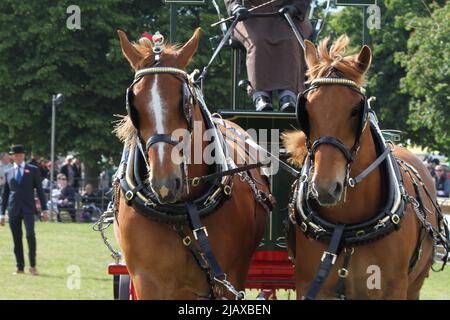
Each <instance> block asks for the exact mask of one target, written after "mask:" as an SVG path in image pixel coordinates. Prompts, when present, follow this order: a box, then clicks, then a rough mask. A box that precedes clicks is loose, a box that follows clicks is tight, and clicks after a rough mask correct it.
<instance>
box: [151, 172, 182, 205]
mask: <svg viewBox="0 0 450 320" xmlns="http://www.w3.org/2000/svg"><path fill="white" fill-rule="evenodd" d="M150 187H151V189H152V191H153V192H154V194H155V196H156V198H157V200H158V202H159V203H160V204H169V203H175V202H177V201H180V200H181V198H182V197H183V195H184V193H183V190H184V184H183V180H182V179H181V178H180V177H177V176H171V177H167V178H153V179H150Z"/></svg>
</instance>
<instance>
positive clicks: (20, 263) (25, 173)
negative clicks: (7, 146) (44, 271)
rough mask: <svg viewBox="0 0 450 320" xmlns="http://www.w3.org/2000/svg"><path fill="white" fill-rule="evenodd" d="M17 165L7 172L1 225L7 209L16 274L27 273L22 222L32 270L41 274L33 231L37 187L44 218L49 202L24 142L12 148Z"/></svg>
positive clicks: (46, 216)
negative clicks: (38, 269)
mask: <svg viewBox="0 0 450 320" xmlns="http://www.w3.org/2000/svg"><path fill="white" fill-rule="evenodd" d="M10 153H11V154H12V158H13V161H14V166H13V167H12V168H10V169H9V170H8V171H6V173H5V187H4V189H3V194H2V206H1V216H0V224H1V225H4V223H5V218H4V215H5V212H6V209H8V215H9V226H10V228H11V232H12V236H13V241H14V255H15V256H16V263H17V264H16V266H17V270H16V272H15V274H21V273H24V267H25V259H24V255H23V244H22V221H23V222H24V224H25V230H26V233H27V242H28V253H29V258H30V273H31V274H32V275H38V271H37V269H36V236H35V232H34V223H35V217H34V216H35V214H36V212H37V209H36V202H35V199H34V190H36V191H37V195H38V197H39V201H40V203H41V208H42V210H43V212H42V218H43V219H44V220H47V219H48V215H47V204H46V202H45V195H44V192H43V191H42V186H41V177H40V172H39V170H38V169H37V168H36V167H35V166H32V165H29V164H25V161H24V160H25V148H24V147H23V146H22V145H16V146H14V147H12V149H11V152H10Z"/></svg>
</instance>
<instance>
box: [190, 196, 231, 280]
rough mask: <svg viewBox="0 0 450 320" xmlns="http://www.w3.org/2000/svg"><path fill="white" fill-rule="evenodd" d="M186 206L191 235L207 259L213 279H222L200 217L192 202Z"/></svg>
mask: <svg viewBox="0 0 450 320" xmlns="http://www.w3.org/2000/svg"><path fill="white" fill-rule="evenodd" d="M186 206H187V209H188V214H189V223H190V227H191V229H192V233H193V234H194V237H195V239H196V240H197V241H198V243H199V245H200V248H201V249H202V251H203V253H204V254H205V258H206V259H207V261H208V264H209V266H210V268H211V271H212V275H213V277H214V278H220V277H223V276H224V275H225V274H224V273H223V271H222V269H221V268H220V266H219V263H218V262H217V260H216V257H215V256H214V254H213V252H212V248H211V245H210V243H209V240H208V231H207V230H206V227H205V226H204V225H203V223H202V222H201V220H200V215H199V212H198V209H197V207H196V205H195V204H194V203H192V202H188V203H187V204H186Z"/></svg>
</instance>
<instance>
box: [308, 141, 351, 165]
mask: <svg viewBox="0 0 450 320" xmlns="http://www.w3.org/2000/svg"><path fill="white" fill-rule="evenodd" d="M321 144H331V145H333V146H335V147H336V148H338V149H339V150H340V151H341V152H342V153H343V154H344V156H345V158H346V159H347V162H353V159H354V151H353V149H352V150H349V149H348V148H347V146H346V145H345V144H344V143H343V142H342V141H341V140H339V139H338V138H335V137H330V136H323V137H320V138H319V139H317V140H316V141H314V143H313V144H312V147H311V151H310V152H311V153H312V154H314V153H315V152H316V149H317V148H318V147H319V146H320V145H321Z"/></svg>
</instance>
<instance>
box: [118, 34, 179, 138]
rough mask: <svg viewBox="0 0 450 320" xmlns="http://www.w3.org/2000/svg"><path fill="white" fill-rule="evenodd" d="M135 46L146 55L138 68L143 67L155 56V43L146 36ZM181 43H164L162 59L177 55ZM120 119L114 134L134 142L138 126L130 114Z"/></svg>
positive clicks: (134, 44)
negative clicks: (136, 126)
mask: <svg viewBox="0 0 450 320" xmlns="http://www.w3.org/2000/svg"><path fill="white" fill-rule="evenodd" d="M133 46H134V47H135V48H136V50H138V51H139V53H140V54H141V55H142V56H143V57H144V59H142V61H141V62H139V64H138V65H137V69H142V68H144V67H145V66H146V65H148V64H149V63H150V62H151V61H152V58H153V43H152V42H151V41H150V40H149V39H148V38H146V37H142V38H140V39H139V40H138V41H137V42H135V43H133ZM180 47H181V45H180V44H164V45H163V51H162V52H163V54H162V55H161V59H164V58H166V57H170V56H172V57H175V56H176V52H177V51H178V50H179V49H180ZM116 116H117V117H119V118H120V119H119V120H117V121H115V125H114V129H113V131H112V132H113V134H114V135H115V136H116V137H117V138H118V139H119V140H120V141H121V142H122V143H124V142H125V141H128V142H129V143H130V144H133V143H134V141H135V139H134V137H135V136H136V135H137V131H136V128H135V127H134V125H133V123H132V122H131V119H130V117H129V116H128V115H126V116H123V115H116Z"/></svg>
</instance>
